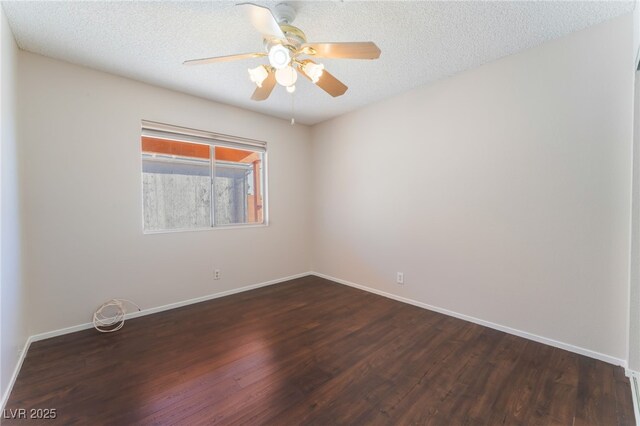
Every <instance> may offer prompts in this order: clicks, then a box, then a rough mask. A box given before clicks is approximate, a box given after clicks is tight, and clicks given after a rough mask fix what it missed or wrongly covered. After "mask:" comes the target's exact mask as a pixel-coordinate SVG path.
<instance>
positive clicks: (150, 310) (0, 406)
mask: <svg viewBox="0 0 640 426" xmlns="http://www.w3.org/2000/svg"><path fill="white" fill-rule="evenodd" d="M309 275H311V273H310V272H303V273H301V274H296V275H290V276H288V277H284V278H278V279H275V280H271V281H265V282H262V283H258V284H252V285H248V286H244V287H240V288H234V289H231V290H226V291H221V292H219V293H213V294H208V295H206V296H201V297H196V298H194V299H189V300H183V301H181V302H175V303H169V304H167V305H162V306H157V307H155V308H148V309H143V310H141V311H139V312H131V313H128V314H127V315H126V316H125V319H131V318H137V317H141V316H144V315H151V314H155V313H157V312H162V311H167V310H169V309H175V308H180V307H182V306H187V305H192V304H194V303H199V302H205V301H207V300H212V299H218V298H220V297H225V296H230V295H232V294H236V293H242V292H245V291H249V290H254V289H256V288H260V287H266V286H270V285H273V284H278V283H281V282H284V281H289V280H293V279H296V278H302V277H306V276H309ZM90 328H93V323H91V322H87V323H84V324H78V325H74V326H71V327H65V328H61V329H58V330H53V331H47V332H45V333H39V334H35V335H33V336H30V337H29V338H28V339H27V341H26V343H25V345H24V350H23V351H22V353H21V354H20V359H19V360H18V363H17V365H16V368H15V369H14V371H13V375H12V376H11V380H9V384H8V386H7V390H6V392H5V394H4V395H2V401H1V403H0V412H1V411H2V410H4V407H5V405H6V403H7V401H8V400H9V395H11V390H12V389H13V385H14V384H15V382H16V379H17V378H18V373H19V372H20V368H21V367H22V363H23V362H24V358H25V356H26V355H27V351H28V350H29V347H30V346H31V343H32V342H37V341H39V340H45V339H50V338H52V337H56V336H62V335H63V334H69V333H75V332H76V331H82V330H88V329H90Z"/></svg>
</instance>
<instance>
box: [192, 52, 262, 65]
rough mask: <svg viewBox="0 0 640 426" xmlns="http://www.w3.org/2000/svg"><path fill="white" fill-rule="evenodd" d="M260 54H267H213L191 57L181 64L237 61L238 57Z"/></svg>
mask: <svg viewBox="0 0 640 426" xmlns="http://www.w3.org/2000/svg"><path fill="white" fill-rule="evenodd" d="M262 56H267V54H266V53H242V54H239V55H228V56H214V57H211V58H202V59H191V60H188V61H184V62H183V63H182V64H183V65H202V64H212V63H214V62H229V61H237V60H238V59H250V58H260V57H262Z"/></svg>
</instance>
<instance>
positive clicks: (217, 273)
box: [213, 269, 220, 280]
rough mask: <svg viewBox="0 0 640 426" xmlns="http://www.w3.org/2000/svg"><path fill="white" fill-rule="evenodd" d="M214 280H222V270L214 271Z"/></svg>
mask: <svg viewBox="0 0 640 426" xmlns="http://www.w3.org/2000/svg"><path fill="white" fill-rule="evenodd" d="M213 279H214V280H219V279H220V269H216V270H214V271H213Z"/></svg>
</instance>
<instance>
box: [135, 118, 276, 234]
mask: <svg viewBox="0 0 640 426" xmlns="http://www.w3.org/2000/svg"><path fill="white" fill-rule="evenodd" d="M141 150H142V197H143V218H144V219H143V223H144V230H145V232H157V231H174V230H192V229H210V228H212V227H222V226H238V225H256V224H264V223H266V200H265V196H264V193H265V177H266V176H265V175H266V173H265V160H266V143H265V142H260V141H253V140H248V139H241V138H235V137H231V136H224V135H218V134H215V133H210V132H204V131H199V130H193V129H186V128H182V127H175V126H169V125H165V124H160V123H154V122H150V121H143V122H142V137H141Z"/></svg>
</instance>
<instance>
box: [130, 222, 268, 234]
mask: <svg viewBox="0 0 640 426" xmlns="http://www.w3.org/2000/svg"><path fill="white" fill-rule="evenodd" d="M268 226H269V224H268V223H259V224H255V225H253V224H251V225H219V226H210V227H207V228H185V229H166V230H158V231H142V234H143V235H153V234H175V233H179V232H200V231H218V230H221V229H247V228H266V227H268Z"/></svg>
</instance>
